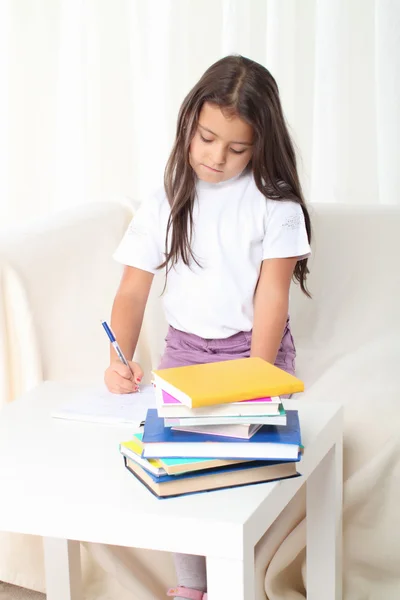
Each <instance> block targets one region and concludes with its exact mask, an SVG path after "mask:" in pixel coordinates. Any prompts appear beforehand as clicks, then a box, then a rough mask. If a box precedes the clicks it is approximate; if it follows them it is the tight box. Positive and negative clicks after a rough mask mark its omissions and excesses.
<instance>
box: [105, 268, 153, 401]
mask: <svg viewBox="0 0 400 600" xmlns="http://www.w3.org/2000/svg"><path fill="white" fill-rule="evenodd" d="M152 281H153V274H152V273H149V272H148V271H142V270H141V269H136V268H134V267H125V269H124V274H123V276H122V279H121V283H120V285H119V288H118V291H117V294H116V296H115V300H114V304H113V307H112V312H111V329H112V330H113V332H114V335H115V338H116V340H117V341H118V344H119V346H120V348H121V350H122V352H123V354H124V356H125V357H126V359H127V361H128V362H129V367H127V366H126V365H124V364H123V363H122V362H121V361H120V360H119V359H118V356H117V354H116V352H115V350H114V348H113V347H111V354H110V366H109V367H108V368H107V369H106V372H105V374H104V381H105V383H106V385H107V387H108V389H109V390H110V392H114V393H116V394H130V393H132V392H136V391H137V389H138V385H139V382H140V380H141V378H142V376H143V371H142V368H141V367H140V365H138V364H137V363H134V362H132V357H133V354H134V352H135V350H136V344H137V341H138V338H139V333H140V329H141V327H142V321H143V315H144V309H145V308H146V303H147V298H148V296H149V292H150V288H151V283H152Z"/></svg>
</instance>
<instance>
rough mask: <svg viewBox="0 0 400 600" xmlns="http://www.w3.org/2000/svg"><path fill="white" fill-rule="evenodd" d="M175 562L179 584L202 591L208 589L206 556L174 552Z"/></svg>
mask: <svg viewBox="0 0 400 600" xmlns="http://www.w3.org/2000/svg"><path fill="white" fill-rule="evenodd" d="M174 562H175V569H176V577H177V580H178V586H182V587H185V588H189V589H190V590H199V591H201V592H205V591H206V590H207V574H206V559H205V557H204V556H197V555H194V554H174ZM176 600H178V598H177V599H176Z"/></svg>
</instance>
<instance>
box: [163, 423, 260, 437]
mask: <svg viewBox="0 0 400 600" xmlns="http://www.w3.org/2000/svg"><path fill="white" fill-rule="evenodd" d="M260 427H262V426H261V425H252V424H249V423H247V424H246V423H244V424H242V425H240V424H239V425H208V426H207V425H197V426H196V425H193V426H192V427H185V426H183V427H180V426H177V427H172V429H174V430H175V431H188V432H189V431H191V432H192V433H206V434H208V435H218V436H221V437H229V438H239V439H242V440H249V439H250V438H251V437H252V436H253V435H254V434H255V433H256V431H258V430H259V429H260Z"/></svg>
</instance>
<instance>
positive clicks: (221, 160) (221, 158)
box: [212, 146, 226, 166]
mask: <svg viewBox="0 0 400 600" xmlns="http://www.w3.org/2000/svg"><path fill="white" fill-rule="evenodd" d="M212 161H213V163H214V165H215V166H217V165H223V164H225V162H226V149H225V148H224V147H223V146H216V147H215V148H213V153H212Z"/></svg>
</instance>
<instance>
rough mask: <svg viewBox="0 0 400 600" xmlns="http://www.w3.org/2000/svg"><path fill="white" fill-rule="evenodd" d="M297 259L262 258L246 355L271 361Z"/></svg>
mask: <svg viewBox="0 0 400 600" xmlns="http://www.w3.org/2000/svg"><path fill="white" fill-rule="evenodd" d="M296 262H297V258H296V257H294V258H270V259H267V260H264V261H263V263H262V267H261V273H260V277H259V280H258V283H257V288H256V292H255V296H254V321H253V335H252V340H251V352H250V356H259V357H260V358H263V359H264V360H266V361H268V362H269V363H272V364H274V362H275V359H276V355H277V354H278V350H279V347H280V344H281V341H282V335H283V330H284V328H285V324H286V319H287V316H288V309H289V288H290V282H291V279H292V275H293V271H294V268H295V266H296Z"/></svg>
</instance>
